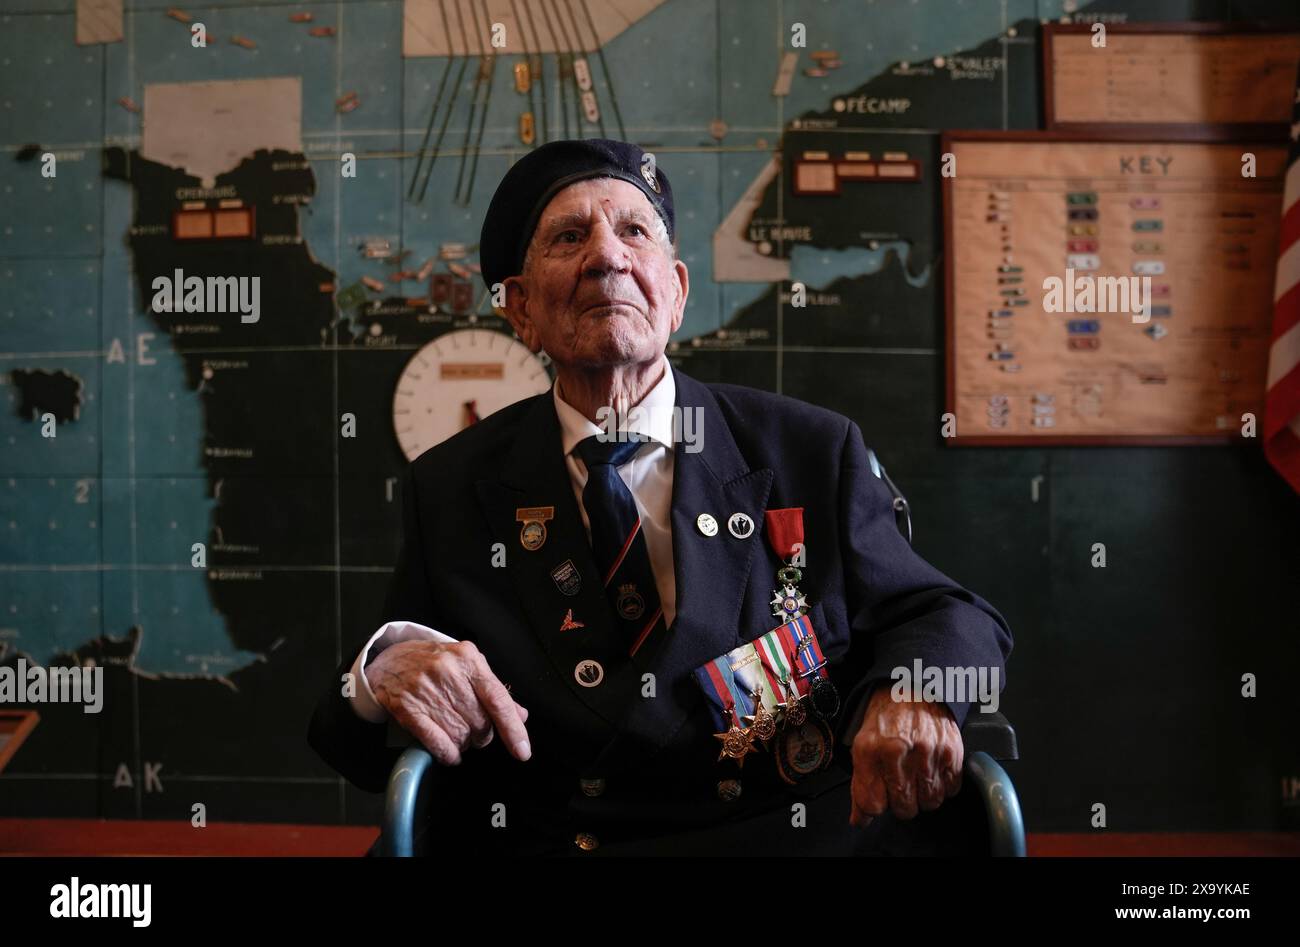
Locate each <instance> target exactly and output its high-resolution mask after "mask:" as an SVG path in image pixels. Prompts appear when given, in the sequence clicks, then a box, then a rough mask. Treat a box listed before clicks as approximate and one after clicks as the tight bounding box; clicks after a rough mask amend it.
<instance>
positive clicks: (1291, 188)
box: [1264, 71, 1300, 493]
mask: <svg viewBox="0 0 1300 947" xmlns="http://www.w3.org/2000/svg"><path fill="white" fill-rule="evenodd" d="M1264 455H1265V456H1266V457H1267V458H1268V460H1269V463H1271V464H1272V465H1273V466H1274V467H1276V468H1277V471H1278V473H1280V474H1281V475H1282V476H1283V477H1285V478H1286V481H1287V483H1289V484H1291V487H1292V489H1294V490H1295V491H1296V492H1297V493H1300V71H1298V72H1297V75H1296V92H1295V105H1294V107H1293V108H1292V110H1291V153H1290V154H1289V155H1288V156H1287V166H1286V188H1285V190H1284V192H1283V196H1282V233H1281V239H1280V240H1279V241H1278V258H1277V282H1276V284H1275V285H1274V289H1273V340H1272V342H1271V343H1270V344H1269V350H1268V383H1267V391H1266V394H1265V398H1264Z"/></svg>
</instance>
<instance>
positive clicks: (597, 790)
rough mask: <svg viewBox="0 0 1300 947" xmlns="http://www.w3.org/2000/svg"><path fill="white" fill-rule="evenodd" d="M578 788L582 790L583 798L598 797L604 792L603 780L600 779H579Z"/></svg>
mask: <svg viewBox="0 0 1300 947" xmlns="http://www.w3.org/2000/svg"><path fill="white" fill-rule="evenodd" d="M578 786H579V788H580V789H582V793H583V795H584V796H592V797H595V796H599V795H601V794H603V793H604V792H605V780H604V779H601V778H600V777H596V778H594V779H580V780H578Z"/></svg>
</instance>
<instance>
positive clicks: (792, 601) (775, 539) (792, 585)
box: [763, 506, 808, 622]
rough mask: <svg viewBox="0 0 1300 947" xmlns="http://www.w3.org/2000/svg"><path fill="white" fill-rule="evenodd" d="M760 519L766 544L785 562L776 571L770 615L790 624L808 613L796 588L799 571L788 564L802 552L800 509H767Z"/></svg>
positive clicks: (799, 579) (801, 578) (800, 579)
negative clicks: (762, 521)
mask: <svg viewBox="0 0 1300 947" xmlns="http://www.w3.org/2000/svg"><path fill="white" fill-rule="evenodd" d="M763 519H764V520H765V521H766V523H767V530H766V532H767V541H768V544H769V545H771V547H772V551H773V552H775V553H776V556H777V558H778V559H780V560H781V561H782V562H784V563H786V565H783V566H782V567H781V568H779V569H777V570H776V581H777V585H778V588H776V589H774V590H773V591H772V602H771V605H772V614H773V615H775V616H776V617H777V618H779V619H781V620H782V621H783V622H789V621H793V620H794V619H796V618H798V617H799V616H801V615H806V614H808V602H807V601H806V600H805V599H804V597H803V593H802V592H800V591H799V586H798V583H799V582H800V581H802V580H803V572H802V571H801V570H800V569H798V568H797V567H795V565H794V564H793V563H792V561H791V560H793V559H794V557H795V555H796V554H799V553H802V552H803V507H802V506H794V507H790V508H788V509H784V510H767V511H765V512H764V513H763Z"/></svg>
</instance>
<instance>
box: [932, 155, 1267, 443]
mask: <svg viewBox="0 0 1300 947" xmlns="http://www.w3.org/2000/svg"><path fill="white" fill-rule="evenodd" d="M942 149H943V153H944V154H945V155H951V156H952V158H951V159H950V160H952V161H953V162H954V165H953V170H954V171H955V174H953V175H951V176H945V177H944V178H943V212H944V247H945V253H944V266H945V278H946V285H945V295H946V320H947V332H946V340H947V398H946V406H947V408H946V409H947V411H949V412H952V414H953V415H955V419H956V435H955V437H946V438H945V440H946V442H947V443H948V444H962V445H989V446H994V445H1012V444H1015V445H1023V444H1028V443H1039V444H1115V443H1130V444H1134V443H1141V444H1196V443H1221V442H1226V441H1228V440H1231V439H1234V438H1237V437H1240V436H1241V429H1242V420H1241V418H1242V415H1243V414H1246V413H1252V414H1254V415H1255V417H1256V419H1260V418H1261V417H1262V410H1263V403H1264V381H1265V372H1266V369H1267V364H1268V344H1269V339H1270V336H1271V332H1272V317H1273V280H1274V273H1275V270H1276V265H1277V246H1278V231H1279V228H1280V224H1281V220H1280V218H1281V195H1282V177H1281V176H1282V174H1283V171H1284V167H1285V162H1286V149H1285V147H1284V146H1282V145H1277V144H1273V143H1262V144H1255V145H1251V144H1242V143H1227V142H1187V141H1152V140H1149V139H1143V138H1133V137H1131V136H1129V135H1127V134H1126V133H1112V134H1110V135H1100V136H1099V135H1098V134H1090V135H1088V136H1086V137H1084V136H1081V135H1074V134H1071V133H1066V132H951V133H948V134H946V135H944V136H943V141H942ZM1243 155H1253V156H1254V159H1253V160H1254V164H1255V173H1256V176H1255V177H1245V176H1243V173H1242V169H1243V167H1245V166H1246V164H1245V161H1244V160H1243ZM1143 276H1146V280H1143V278H1142V277H1143ZM1121 278H1122V279H1121ZM1089 286H1091V301H1089V289H1088V288H1089ZM1126 296H1127V298H1126ZM1140 304H1144V305H1140ZM1090 306H1091V308H1092V310H1093V311H1088V310H1089V307H1090Z"/></svg>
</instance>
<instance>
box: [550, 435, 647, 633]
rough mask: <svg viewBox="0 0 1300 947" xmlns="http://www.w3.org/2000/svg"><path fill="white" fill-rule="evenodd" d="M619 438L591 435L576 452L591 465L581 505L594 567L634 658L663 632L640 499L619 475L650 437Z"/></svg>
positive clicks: (627, 436) (630, 436)
mask: <svg viewBox="0 0 1300 947" xmlns="http://www.w3.org/2000/svg"><path fill="white" fill-rule="evenodd" d="M619 433H620V436H621V437H624V438H628V439H627V440H608V439H603V438H604V437H605V435H603V434H593V435H592V436H591V437H588V438H587V439H586V440H584V441H582V442H581V443H579V444H578V445H577V446H576V447H574V449H573V452H574V453H575V454H577V455H578V456H579V457H581V458H582V462H583V463H584V464H586V465H587V485H586V486H585V487H584V488H583V490H582V505H583V508H584V509H586V511H587V519H588V520H590V522H591V548H592V552H593V553H594V554H595V558H596V566H597V568H599V569H600V574H601V578H602V579H604V582H605V595H606V597H607V598H608V599H609V602H610V604H611V605H612V606H613V608H614V618H615V626H616V627H617V628H618V629H619V631H620V632H621V633H622V635H623V637H624V639H625V640H626V641H627V643H628V654H629V655H633V654H636V653H637V651H638V650H639V649H640V648H641V646H642V645H643V644H644V643H645V642H646V641H647V640H648V639H649V638H650V637H651V636H652V635H654V634H656V633H657V632H658V630H659V629H661V628H663V627H664V617H663V608H662V607H661V606H660V603H659V590H658V588H657V587H656V586H655V576H654V570H653V569H652V568H651V566H650V552H649V550H648V549H647V547H646V542H645V534H644V533H643V532H642V530H641V516H640V514H639V513H638V512H637V508H636V500H635V499H633V497H632V491H630V490H629V489H628V488H627V484H625V483H624V482H623V478H622V477H620V476H619V475H618V468H619V467H620V466H621V465H623V464H625V463H627V462H628V461H629V460H631V459H632V456H633V455H634V454H635V453H636V452H637V451H638V450H640V448H641V445H642V444H644V443H646V442H647V440H648V438H646V436H645V435H643V434H637V433H633V432H627V431H623V432H619Z"/></svg>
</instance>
